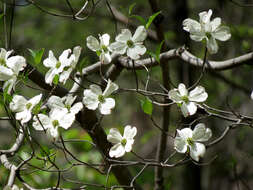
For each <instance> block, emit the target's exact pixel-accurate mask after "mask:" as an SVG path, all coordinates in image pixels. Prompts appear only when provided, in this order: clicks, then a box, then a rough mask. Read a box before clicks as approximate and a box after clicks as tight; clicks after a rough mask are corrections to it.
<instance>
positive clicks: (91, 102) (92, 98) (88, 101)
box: [83, 90, 99, 110]
mask: <svg viewBox="0 0 253 190" xmlns="http://www.w3.org/2000/svg"><path fill="white" fill-rule="evenodd" d="M83 95H84V97H83V104H84V105H85V106H86V107H87V108H88V109H90V110H95V109H97V107H98V104H99V101H98V95H97V94H95V93H94V92H92V91H91V90H84V91H83Z"/></svg>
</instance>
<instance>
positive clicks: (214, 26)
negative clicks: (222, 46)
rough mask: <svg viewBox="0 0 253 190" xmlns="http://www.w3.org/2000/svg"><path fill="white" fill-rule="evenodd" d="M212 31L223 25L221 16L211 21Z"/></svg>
mask: <svg viewBox="0 0 253 190" xmlns="http://www.w3.org/2000/svg"><path fill="white" fill-rule="evenodd" d="M210 25H211V27H212V31H215V30H216V29H217V28H218V27H219V26H220V25H221V18H219V17H217V18H215V19H213V20H212V21H211V22H210Z"/></svg>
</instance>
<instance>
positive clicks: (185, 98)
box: [181, 96, 189, 103]
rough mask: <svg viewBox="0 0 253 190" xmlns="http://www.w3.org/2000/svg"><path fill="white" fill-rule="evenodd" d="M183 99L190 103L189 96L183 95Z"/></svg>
mask: <svg viewBox="0 0 253 190" xmlns="http://www.w3.org/2000/svg"><path fill="white" fill-rule="evenodd" d="M181 100H183V101H184V102H185V103H188V102H189V98H188V96H182V97H181Z"/></svg>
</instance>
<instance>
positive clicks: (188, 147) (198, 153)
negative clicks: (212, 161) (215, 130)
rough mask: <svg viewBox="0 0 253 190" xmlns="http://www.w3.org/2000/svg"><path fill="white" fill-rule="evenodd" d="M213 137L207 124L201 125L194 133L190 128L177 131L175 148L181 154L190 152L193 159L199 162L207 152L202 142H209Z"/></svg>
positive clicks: (196, 127) (197, 126)
mask: <svg viewBox="0 0 253 190" xmlns="http://www.w3.org/2000/svg"><path fill="white" fill-rule="evenodd" d="M211 137H212V131H211V130H210V129H209V128H206V127H205V124H203V123H199V124H198V125H196V126H195V128H194V130H193V131H192V130H191V129H190V128H184V129H181V130H177V136H176V138H175V141H174V148H175V149H176V151H177V152H179V153H186V152H187V151H188V152H190V156H191V158H192V159H193V160H195V161H197V162H198V161H199V157H203V156H204V154H205V152H206V147H205V145H204V144H202V143H201V142H205V141H208V140H209V139H210V138H211Z"/></svg>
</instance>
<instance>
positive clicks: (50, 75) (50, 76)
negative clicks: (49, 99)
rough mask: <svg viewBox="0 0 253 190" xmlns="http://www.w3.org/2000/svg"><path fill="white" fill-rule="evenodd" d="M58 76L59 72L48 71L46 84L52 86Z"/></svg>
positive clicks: (52, 69)
mask: <svg viewBox="0 0 253 190" xmlns="http://www.w3.org/2000/svg"><path fill="white" fill-rule="evenodd" d="M56 74H58V72H57V70H56V69H54V68H51V69H49V70H48V71H47V73H46V76H45V82H46V83H47V84H50V85H52V82H53V79H54V76H55V75H56Z"/></svg>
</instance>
